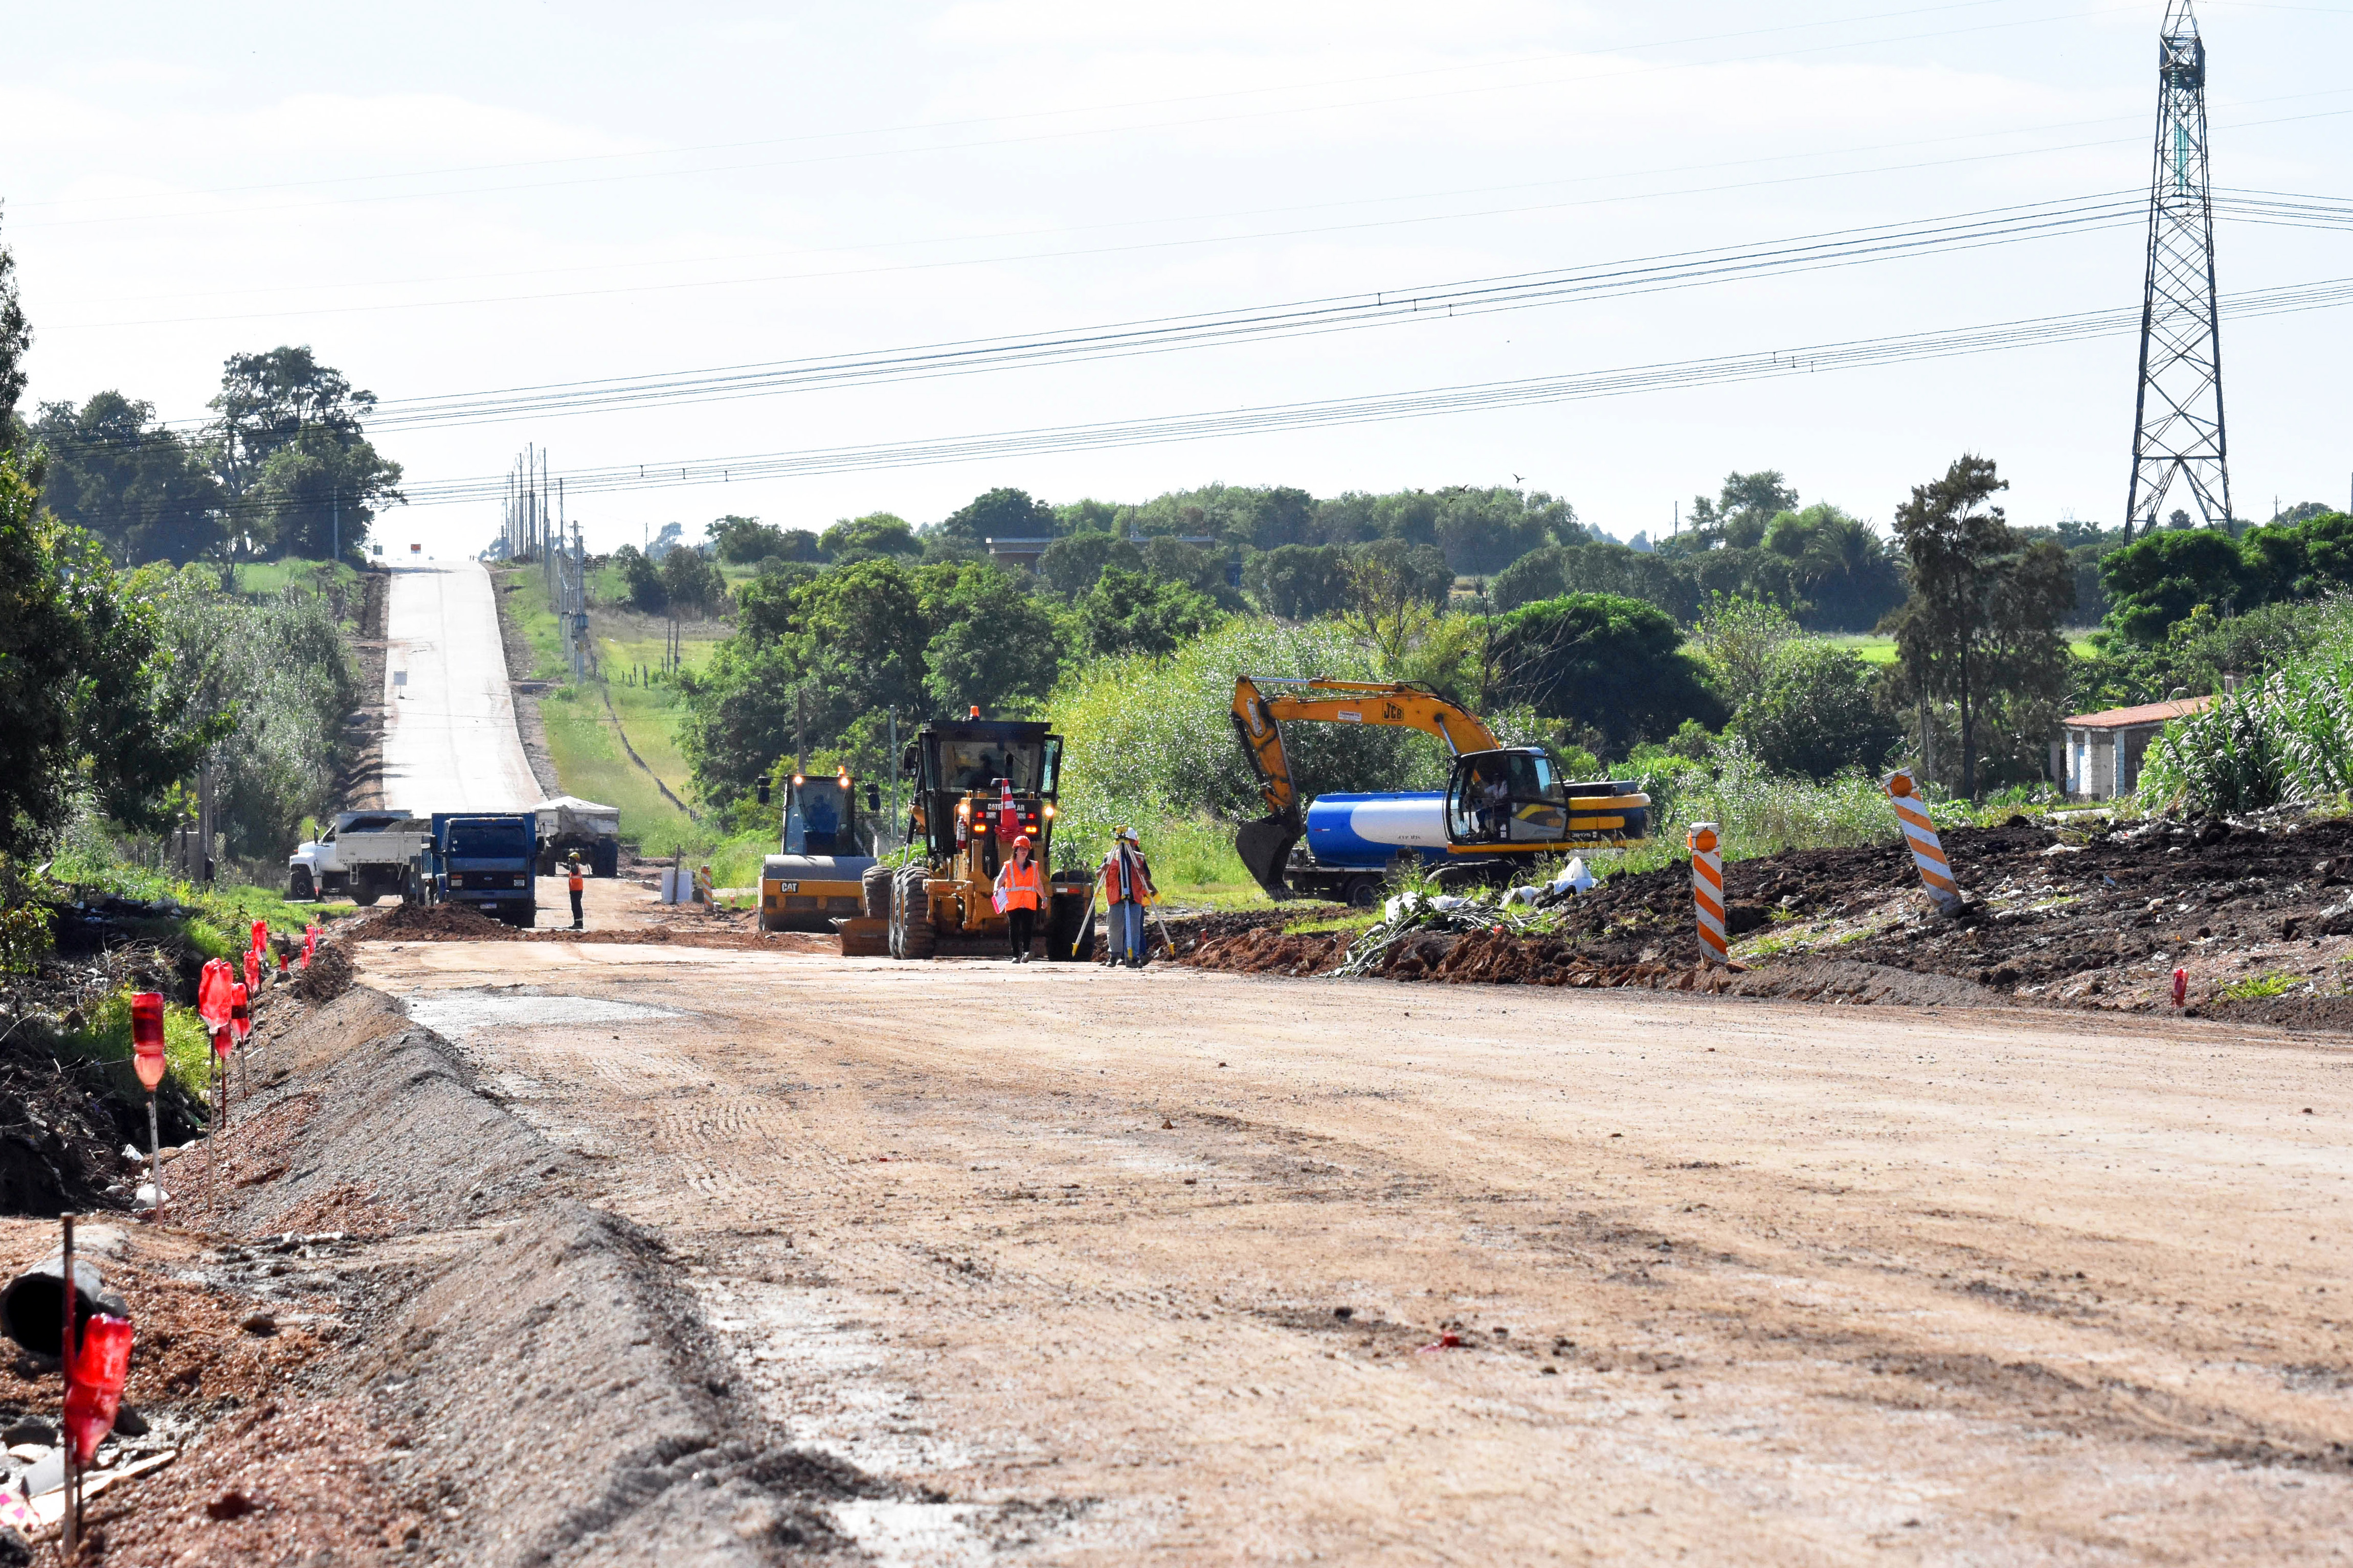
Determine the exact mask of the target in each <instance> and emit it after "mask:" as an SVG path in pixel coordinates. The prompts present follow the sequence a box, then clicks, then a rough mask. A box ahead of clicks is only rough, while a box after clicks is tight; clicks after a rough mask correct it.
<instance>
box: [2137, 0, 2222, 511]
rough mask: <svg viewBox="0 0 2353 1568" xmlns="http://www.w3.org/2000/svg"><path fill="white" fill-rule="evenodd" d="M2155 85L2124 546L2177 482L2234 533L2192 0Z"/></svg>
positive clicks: (2164, 38)
mask: <svg viewBox="0 0 2353 1568" xmlns="http://www.w3.org/2000/svg"><path fill="white" fill-rule="evenodd" d="M2157 84H2158V85H2157V150H2156V153H2155V157H2154V160H2153V163H2152V167H2151V170H2150V174H2149V188H2148V266H2147V282H2146V284H2145V286H2144V288H2143V290H2142V295H2141V312H2140V388H2139V392H2138V394H2137V395H2136V397H2135V399H2134V402H2133V462H2132V484H2131V487H2130V488H2129V489H2127V490H2126V492H2125V542H2126V543H2127V544H2129V543H2130V542H2132V538H2133V531H2134V529H2135V528H2136V527H2137V528H2138V529H2139V530H2140V531H2141V532H2142V533H2143V534H2147V532H2149V531H2151V530H2153V529H2155V528H2156V526H2157V521H2158V517H2159V516H2160V515H2162V512H2161V510H2160V509H2162V508H2163V506H2164V504H2165V496H2166V492H2167V491H2168V489H2171V488H2172V486H2173V481H2174V480H2175V479H2181V480H2182V481H2184V482H2185V483H2187V484H2188V485H2189V493H2190V496H2191V498H2192V499H2193V500H2195V501H2196V502H2197V505H2198V512H2199V516H2200V518H2201V519H2202V520H2203V521H2204V522H2205V524H2206V526H2207V527H2209V528H2227V527H2228V526H2229V525H2230V521H2231V474H2230V468H2229V463H2228V458H2229V455H2230V446H2229V443H2228V441H2227V440H2226V439H2225V438H2224V433H2223V427H2222V337H2221V318H2220V316H2219V314H2218V312H2217V310H2216V309H2215V289H2214V209H2213V202H2212V199H2211V186H2210V184H2209V179H2208V171H2207V158H2206V153H2207V147H2206V44H2205V41H2204V40H2203V39H2201V38H2200V37H2199V36H2198V18H2197V17H2196V16H2193V15H2192V14H2191V12H2190V0H2167V3H2166V7H2165V30H2164V32H2163V33H2162V34H2160V35H2159V37H2158V64H2157Z"/></svg>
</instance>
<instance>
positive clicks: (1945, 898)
mask: <svg viewBox="0 0 2353 1568" xmlns="http://www.w3.org/2000/svg"><path fill="white" fill-rule="evenodd" d="M1887 798H1888V800H1889V801H1891V802H1892V803H1894V806H1895V820H1896V821H1898V822H1900V823H1902V824H1903V825H1904V841H1905V843H1906V844H1908V845H1910V846H1911V848H1912V864H1913V865H1915V866H1916V867H1918V868H1919V870H1920V883H1921V886H1922V887H1924V888H1926V889H1927V892H1928V897H1929V898H1931V899H1933V900H1936V907H1937V908H1938V909H1940V910H1944V911H1945V912H1946V913H1947V914H1951V913H1952V912H1953V911H1954V910H1957V909H1959V908H1960V907H1961V889H1960V888H1959V886H1958V885H1957V884H1956V883H1955V882H1954V880H1953V868H1952V864H1951V862H1949V861H1947V859H1946V858H1945V846H1944V843H1943V841H1942V840H1940V839H1938V838H1937V837H1936V824H1935V823H1933V822H1931V821H1929V820H1928V808H1927V807H1926V805H1923V804H1922V803H1921V800H1920V797H1919V795H1916V794H1915V793H1914V788H1913V784H1912V775H1911V773H1909V772H1907V771H1906V770H1905V769H1903V768H1898V769H1896V770H1895V771H1894V773H1890V774H1888V775H1887Z"/></svg>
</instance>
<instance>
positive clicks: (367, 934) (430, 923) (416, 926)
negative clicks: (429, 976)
mask: <svg viewBox="0 0 2353 1568" xmlns="http://www.w3.org/2000/svg"><path fill="white" fill-rule="evenodd" d="M522 934H523V933H522V931H517V930H516V929H515V928H514V927H512V926H511V925H508V924H506V923H504V922H503V921H494V920H492V919H491V917H490V916H488V915H486V914H484V913H482V911H481V910H478V909H475V908H473V907H472V906H471V905H469V904H396V905H394V906H393V907H392V908H391V909H389V910H385V912H384V913H383V914H380V915H377V916H375V917H374V918H373V919H371V920H369V921H365V922H364V923H363V924H362V925H361V926H360V927H359V929H358V930H357V931H354V932H353V935H354V936H356V937H357V938H358V939H359V940H360V941H362V942H513V941H515V940H517V939H518V938H520V937H521V936H522Z"/></svg>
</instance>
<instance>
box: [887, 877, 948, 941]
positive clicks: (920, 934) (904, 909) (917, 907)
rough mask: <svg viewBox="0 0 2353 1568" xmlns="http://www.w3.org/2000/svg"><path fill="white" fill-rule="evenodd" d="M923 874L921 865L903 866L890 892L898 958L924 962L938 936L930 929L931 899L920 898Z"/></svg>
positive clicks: (921, 896)
mask: <svg viewBox="0 0 2353 1568" xmlns="http://www.w3.org/2000/svg"><path fill="white" fill-rule="evenodd" d="M924 875H925V873H924V870H923V867H921V866H908V867H904V868H902V869H901V870H900V872H899V879H898V882H897V884H896V885H895V886H894V887H893V888H892V889H891V892H892V899H891V907H892V909H893V910H896V911H897V912H898V921H897V925H898V930H899V956H900V957H901V958H910V959H915V960H918V961H921V960H923V959H928V958H930V957H931V956H932V953H933V951H934V949H935V948H936V947H937V946H938V945H939V933H938V932H937V931H934V930H933V929H932V905H931V900H929V899H926V898H925V897H924V896H923V878H924Z"/></svg>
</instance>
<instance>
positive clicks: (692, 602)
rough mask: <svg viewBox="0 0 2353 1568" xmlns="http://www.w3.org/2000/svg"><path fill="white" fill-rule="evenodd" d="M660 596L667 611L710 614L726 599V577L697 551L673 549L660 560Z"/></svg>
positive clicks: (674, 613) (672, 612)
mask: <svg viewBox="0 0 2353 1568" xmlns="http://www.w3.org/2000/svg"><path fill="white" fill-rule="evenodd" d="M661 584H662V597H663V598H664V599H666V600H667V601H668V602H669V605H670V613H671V614H673V615H676V614H678V613H680V612H681V611H684V610H700V611H702V612H703V613H704V614H706V615H707V614H709V613H711V612H712V611H713V610H716V609H718V608H719V607H720V606H721V605H724V604H725V603H726V602H727V579H726V578H724V577H723V576H721V575H720V574H719V568H718V567H716V566H714V565H712V563H711V562H710V560H709V559H708V558H707V557H706V556H704V554H703V553H702V551H700V550H688V549H679V550H673V551H671V552H670V553H669V554H667V555H665V556H663V557H662V561H661Z"/></svg>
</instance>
